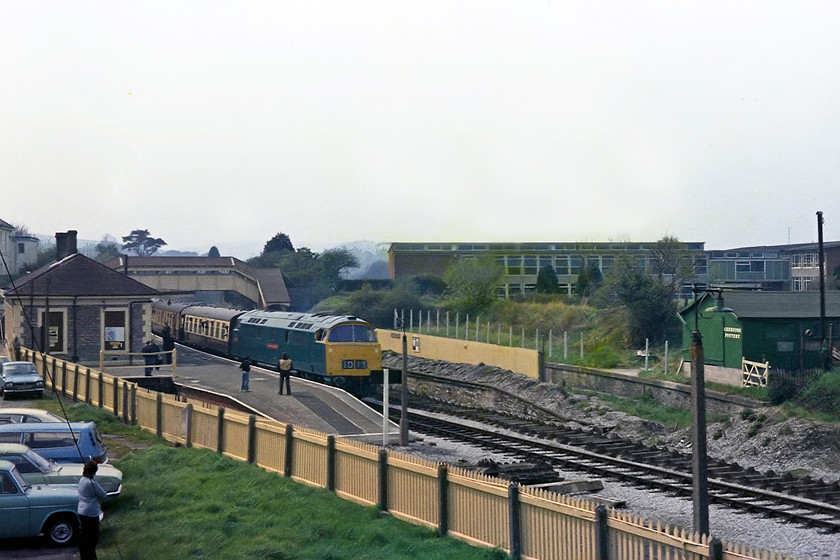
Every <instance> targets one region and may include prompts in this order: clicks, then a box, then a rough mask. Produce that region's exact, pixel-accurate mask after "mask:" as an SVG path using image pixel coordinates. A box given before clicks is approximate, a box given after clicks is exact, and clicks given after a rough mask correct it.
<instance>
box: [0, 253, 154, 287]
mask: <svg viewBox="0 0 840 560" xmlns="http://www.w3.org/2000/svg"><path fill="white" fill-rule="evenodd" d="M14 285H15V286H16V287H17V290H18V293H19V294H25V295H27V296H28V295H30V294H33V295H36V296H45V295H49V296H80V297H85V296H93V297H107V296H132V297H134V296H136V297H144V298H152V297H154V296H157V295H158V294H159V292H158V291H157V290H155V289H154V288H150V287H149V286H146V285H145V284H142V283H140V282H138V281H137V280H133V279H132V278H129V277H127V276H125V275H123V274H122V273H120V272H118V271H115V270H112V269H110V268H108V267H107V266H105V265H104V264H101V263H98V262H96V261H95V260H93V259H91V258H89V257H86V256H84V255H82V254H81V253H74V254H72V255H69V256H68V257H65V258H64V259H62V260H60V261H58V262H55V263H52V264H50V265H48V266H45V267H43V268H40V269H38V270H36V271H34V272H31V273H30V274H27V275H26V276H24V277H22V278H20V279H18V280H17V281H16V282H15V284H14ZM12 289H13V287H12V284H7V285H6V286H4V287H3V292H4V295H6V296H7V297H8V296H9V295H11V291H12Z"/></svg>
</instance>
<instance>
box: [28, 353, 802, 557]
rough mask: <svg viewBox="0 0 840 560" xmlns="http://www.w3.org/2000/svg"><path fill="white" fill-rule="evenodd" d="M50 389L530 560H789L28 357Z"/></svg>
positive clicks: (178, 438) (151, 428) (179, 439)
mask: <svg viewBox="0 0 840 560" xmlns="http://www.w3.org/2000/svg"><path fill="white" fill-rule="evenodd" d="M23 353H24V357H23V359H28V360H31V361H34V362H35V363H36V364H37V365H38V367H39V370H40V371H41V372H43V374H44V377H45V379H46V384H47V387H49V388H52V389H53V390H54V391H56V392H58V393H61V394H63V395H66V396H71V397H72V398H74V399H75V400H78V401H84V402H87V403H88V404H90V405H91V406H95V407H99V408H103V409H106V410H108V411H110V412H113V413H114V414H116V415H117V416H119V417H121V418H122V419H123V421H125V422H131V423H136V424H138V425H140V426H142V427H143V428H144V429H146V430H148V431H150V432H154V433H156V434H158V435H160V436H162V437H164V438H166V439H167V440H169V441H172V442H177V443H179V444H182V445H185V446H188V447H199V448H207V449H213V450H215V451H217V452H218V453H223V454H224V455H226V456H228V457H232V458H235V459H239V460H243V461H249V462H252V463H254V464H256V465H259V466H260V467H262V468H264V469H266V470H269V471H272V472H276V473H278V474H280V475H282V476H285V477H289V478H291V479H293V480H295V481H297V482H300V483H302V484H306V485H310V486H315V487H320V488H325V489H327V490H329V491H330V492H334V493H335V494H336V495H338V496H340V497H341V498H343V499H347V500H350V501H353V502H356V503H359V504H362V505H365V506H375V507H377V508H379V509H381V510H383V511H387V512H389V513H390V514H392V515H394V516H395V517H397V518H399V519H402V520H405V521H407V522H410V523H414V524H417V525H422V526H426V527H429V528H433V529H436V530H437V532H438V534H439V535H451V536H453V537H455V538H458V539H462V540H464V541H466V542H468V543H471V544H473V545H477V546H485V547H496V548H500V549H503V550H505V551H506V552H507V553H508V554H510V555H511V556H512V557H513V558H518V559H519V558H521V559H527V560H642V559H646V560H647V559H650V560H700V559H715V560H789V557H788V556H787V555H783V554H780V553H776V552H768V551H761V550H753V549H750V548H746V547H743V546H741V545H738V544H736V543H724V542H721V541H720V540H718V539H710V538H709V537H708V536H702V537H701V536H700V535H696V534H690V533H689V532H687V531H685V530H684V529H680V528H676V527H669V526H661V525H659V524H652V523H649V522H647V521H645V520H643V519H640V518H638V517H635V516H632V515H628V514H627V513H624V512H621V511H617V510H610V509H606V508H605V507H604V506H595V505H594V504H593V503H591V502H588V501H585V500H580V499H575V498H569V497H565V496H562V495H560V494H556V493H553V492H548V491H545V490H541V489H533V488H528V487H520V486H518V485H516V484H510V483H508V482H507V481H504V480H501V479H497V478H492V477H487V476H482V475H477V474H474V473H472V472H469V471H466V470H463V469H459V468H456V467H450V466H446V465H443V464H438V463H434V462H432V461H428V460H425V459H421V458H417V457H412V456H409V455H404V454H401V453H399V452H393V451H389V450H386V449H383V448H378V447H376V446H373V445H368V444H364V443H360V442H356V441H351V440H345V439H342V438H336V437H335V436H332V435H327V434H324V433H321V432H318V431H315V430H309V429H305V428H300V427H297V426H293V425H291V424H284V423H281V422H276V421H272V420H265V419H262V418H260V419H258V418H256V417H255V416H253V415H247V414H243V413H239V412H235V411H230V410H226V409H224V408H213V407H209V406H206V405H204V404H202V403H193V402H185V401H184V400H183V399H180V398H178V397H176V396H174V395H168V394H163V393H157V392H153V391H150V390H147V389H143V388H140V387H138V386H137V385H136V384H134V383H131V382H128V381H125V380H122V379H119V378H117V377H113V376H111V375H108V374H103V373H102V372H99V371H97V370H91V369H90V368H85V367H81V366H79V365H77V364H72V363H69V362H65V361H63V360H57V359H55V358H52V357H47V358H46V359H44V357H43V356H41V355H38V354H35V353H33V352H31V351H29V350H24V351H23Z"/></svg>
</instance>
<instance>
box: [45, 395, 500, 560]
mask: <svg viewBox="0 0 840 560" xmlns="http://www.w3.org/2000/svg"><path fill="white" fill-rule="evenodd" d="M42 408H47V409H49V410H53V411H55V410H57V409H58V406H57V404H56V403H55V401H50V400H48V399H45V400H44V401H43V404H42ZM68 416H69V417H70V418H71V419H74V420H82V419H85V420H96V421H97V424H98V425H99V426H100V429H101V431H102V432H103V435H105V436H106V437H107V438H108V440H109V441H108V444H109V456H110V455H111V453H112V452H113V451H117V452H118V453H120V452H121V453H120V454H121V457H120V458H119V459H118V460H115V461H113V464H114V465H115V466H116V467H118V468H119V469H121V470H122V471H123V474H124V485H123V494H122V496H121V497H120V498H119V499H118V500H117V501H116V503H114V504H113V505H111V506H110V507H108V508H107V510H106V512H105V516H106V517H105V522H104V523H103V526H102V535H101V539H100V544H99V548H98V554H99V558H100V559H101V560H109V559H120V560H148V559H149V558H154V559H156V560H165V559H170V558H171V559H184V558H212V559H214V560H216V559H218V560H258V559H272V560H287V559H318V560H342V559H347V560H351V559H352V560H357V559H360V558H371V559H382V558H388V559H391V558H395V559H406V560H408V559H416V558H423V559H433V560H434V559H441V560H443V559H447V560H449V559H452V558H458V559H462V558H463V559H465V560H470V559H476V560H501V559H504V558H507V555H506V554H504V553H503V552H502V551H499V550H487V549H481V548H475V547H471V546H469V545H467V544H465V543H463V542H460V541H457V540H455V539H452V538H443V539H441V538H438V537H437V536H436V533H435V531H433V530H430V529H427V528H423V527H417V526H414V525H411V524H408V523H404V522H401V521H398V520H396V519H394V518H391V517H387V516H386V517H382V516H380V515H379V513H378V512H377V511H376V509H374V508H366V507H362V506H359V505H357V504H353V503H351V502H348V501H345V500H342V499H340V498H338V497H336V496H335V495H334V494H331V493H329V492H327V491H326V490H322V489H316V488H310V487H308V486H304V485H301V484H298V483H295V482H293V481H291V480H289V479H286V478H283V477H282V476H279V475H277V474H273V473H269V472H267V471H264V470H263V469H261V468H259V467H257V466H254V465H250V464H248V463H244V462H241V461H236V460H233V459H228V458H226V457H223V456H221V455H219V454H217V453H215V452H213V451H210V450H199V449H186V448H173V447H171V446H169V445H168V444H166V443H165V442H162V441H160V440H157V438H155V437H154V436H153V435H151V434H147V433H145V432H142V431H141V430H138V429H137V428H136V427H134V426H125V425H122V424H120V423H119V422H118V421H117V419H116V417H114V416H113V415H111V414H109V413H107V412H104V411H102V410H99V409H95V408H91V407H89V406H86V405H73V406H72V407H69V408H68ZM138 432H139V433H138ZM115 433H116V435H117V436H118V438H117V441H123V442H124V444H123V446H122V449H113V448H112V443H113V440H112V439H111V438H110V437H109V436H110V435H114V434H115ZM375 483H376V482H375V481H371V484H375Z"/></svg>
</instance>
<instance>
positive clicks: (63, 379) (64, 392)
mask: <svg viewBox="0 0 840 560" xmlns="http://www.w3.org/2000/svg"><path fill="white" fill-rule="evenodd" d="M61 394H62V395H67V362H64V365H63V366H61Z"/></svg>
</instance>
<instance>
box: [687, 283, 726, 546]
mask: <svg viewBox="0 0 840 560" xmlns="http://www.w3.org/2000/svg"><path fill="white" fill-rule="evenodd" d="M691 291H692V292H693V293H694V331H693V332H692V333H691V430H692V433H691V435H692V444H691V501H692V513H693V529H694V532H696V533H699V534H701V535H708V534H709V479H708V472H707V468H708V457H707V454H706V453H707V445H706V379H705V371H704V369H703V337H702V336H701V335H700V327H699V323H698V318H699V316H700V309H699V307H698V306H699V300H698V294H700V293H703V294H707V293H717V294H718V297H720V294H721V291H720V290H708V289H698V288H697V287H696V286H694V287H692V288H691Z"/></svg>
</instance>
